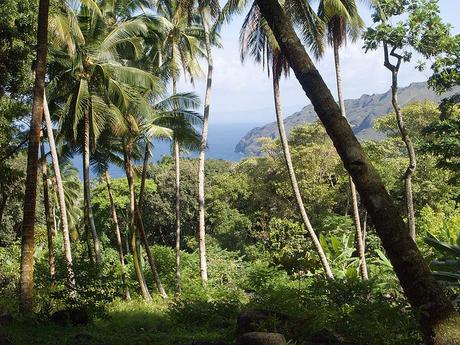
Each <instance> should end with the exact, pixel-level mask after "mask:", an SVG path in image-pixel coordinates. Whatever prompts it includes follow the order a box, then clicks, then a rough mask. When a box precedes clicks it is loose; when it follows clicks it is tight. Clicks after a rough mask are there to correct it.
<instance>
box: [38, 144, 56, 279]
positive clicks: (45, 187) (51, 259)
mask: <svg viewBox="0 0 460 345" xmlns="http://www.w3.org/2000/svg"><path fill="white" fill-rule="evenodd" d="M40 152H41V165H42V181H43V203H44V205H45V219H46V230H47V239H48V265H49V270H50V277H51V284H54V280H55V274H56V267H55V258H54V244H53V234H54V230H53V227H54V223H53V219H52V218H51V217H52V216H51V205H50V198H49V184H48V169H47V167H46V155H45V144H43V141H42V143H41V145H40Z"/></svg>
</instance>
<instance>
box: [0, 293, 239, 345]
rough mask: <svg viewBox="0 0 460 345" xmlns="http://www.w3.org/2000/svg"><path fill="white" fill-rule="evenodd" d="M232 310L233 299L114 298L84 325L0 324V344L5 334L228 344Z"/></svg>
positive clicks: (54, 339) (22, 343) (139, 344)
mask: <svg viewBox="0 0 460 345" xmlns="http://www.w3.org/2000/svg"><path fill="white" fill-rule="evenodd" d="M238 311H239V308H238V306H236V305H229V304H227V303H220V302H212V301H210V302H208V301H187V302H181V301H180V300H179V301H169V302H163V301H157V302H153V303H145V302H143V301H139V300H135V301H132V302H122V301H117V302H115V303H113V304H112V305H111V306H110V308H109V310H108V314H107V316H106V317H104V318H102V319H101V318H99V319H96V320H95V321H94V322H93V323H92V324H89V325H86V326H60V325H56V324H53V323H51V322H49V321H41V320H37V321H33V322H32V321H29V322H13V323H10V324H7V325H0V345H3V344H5V345H6V344H8V342H6V341H5V339H8V340H9V341H10V344H14V345H29V344H30V345H35V344H37V345H38V344H40V345H45V344H46V345H48V344H50V345H54V344H57V345H77V344H82V345H83V344H85V345H93V344H94V345H96V344H97V345H101V344H113V345H118V344H120V345H121V344H123V345H125V344H130V345H143V344H160V345H163V344H164V345H189V344H192V343H193V342H194V341H212V342H218V341H220V342H224V343H225V344H234V333H235V324H236V315H237V314H238ZM2 337H3V339H4V340H3V341H4V342H2Z"/></svg>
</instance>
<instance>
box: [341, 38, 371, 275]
mask: <svg viewBox="0 0 460 345" xmlns="http://www.w3.org/2000/svg"><path fill="white" fill-rule="evenodd" d="M334 62H335V74H336V79H337V95H338V98H339V108H340V114H341V115H342V116H343V117H345V118H346V117H347V113H346V109H345V100H344V97H343V87H342V70H341V68H340V54H339V47H338V45H337V44H336V43H334ZM348 182H349V185H350V191H351V202H352V208H353V223H354V225H355V239H356V247H357V249H358V255H359V272H360V274H361V278H363V279H364V280H367V279H369V278H368V275H367V263H366V253H365V251H364V245H363V235H362V232H361V219H359V207H358V195H357V193H356V186H355V184H354V183H353V179H352V178H351V176H350V177H349V179H348Z"/></svg>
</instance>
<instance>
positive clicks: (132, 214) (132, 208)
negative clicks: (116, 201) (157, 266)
mask: <svg viewBox="0 0 460 345" xmlns="http://www.w3.org/2000/svg"><path fill="white" fill-rule="evenodd" d="M124 161H125V172H126V179H127V181H128V188H129V230H130V232H131V250H132V252H133V261H134V270H135V273H136V278H137V281H138V283H139V287H140V290H141V294H142V297H143V298H144V299H145V300H146V301H151V300H152V296H150V292H149V290H148V288H147V285H146V284H145V280H144V275H143V273H142V267H141V262H140V251H139V247H138V245H137V242H138V240H137V237H138V232H137V228H136V226H135V219H136V205H135V203H136V196H135V193H134V176H133V169H132V166H131V164H130V159H129V157H128V155H127V153H126V151H125V153H124Z"/></svg>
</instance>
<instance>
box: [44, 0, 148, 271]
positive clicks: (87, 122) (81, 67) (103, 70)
mask: <svg viewBox="0 0 460 345" xmlns="http://www.w3.org/2000/svg"><path fill="white" fill-rule="evenodd" d="M106 5H107V6H109V8H108V10H107V11H104V8H103V9H102V10H103V11H102V12H101V10H97V7H96V8H93V7H91V8H90V7H87V6H81V7H80V8H79V9H78V12H75V10H73V9H70V8H68V7H67V8H65V14H66V16H64V19H62V18H61V21H62V22H65V21H64V20H65V19H66V20H67V22H65V23H67V25H61V26H57V30H56V34H55V36H56V41H57V42H58V43H61V45H60V46H61V49H60V50H58V51H56V53H55V54H54V59H55V62H56V65H57V66H58V67H60V68H56V69H57V70H58V73H57V74H56V76H55V78H54V80H53V81H54V84H53V85H52V88H51V89H52V91H53V96H54V97H55V98H57V99H61V101H62V102H64V111H63V113H64V116H63V117H62V118H61V130H62V131H65V132H66V134H67V138H68V141H69V142H73V143H74V144H79V145H80V147H81V151H82V153H83V180H84V199H85V210H86V217H85V219H86V226H87V228H89V229H91V233H92V236H93V241H94V247H95V252H96V262H97V263H98V264H99V263H100V262H101V249H100V243H99V238H98V234H97V231H96V228H95V225H94V218H93V211H92V205H91V189H90V175H89V165H90V164H89V161H90V151H91V146H92V148H93V151H94V147H95V146H96V140H97V137H98V136H99V134H100V133H101V131H102V130H103V129H104V128H105V127H106V126H110V125H114V124H116V122H117V119H118V120H119V119H120V118H121V111H122V110H124V109H127V108H128V107H129V106H130V104H132V103H139V104H142V100H141V98H142V97H141V96H140V95H139V94H138V93H137V92H135V88H138V87H142V88H154V87H155V86H156V84H157V81H156V80H155V78H154V77H153V76H152V75H151V74H149V73H146V72H144V71H142V70H139V69H137V68H133V67H128V66H125V65H123V64H122V60H125V59H133V58H136V56H137V55H138V53H139V52H140V51H142V49H141V48H142V47H141V42H140V36H142V35H143V34H145V33H146V32H147V25H146V23H145V22H144V20H143V19H142V18H135V19H131V20H125V21H121V22H119V21H117V18H115V17H114V15H113V12H111V10H110V5H111V4H110V3H107V4H106ZM75 19H76V23H77V24H75ZM63 82H65V83H63ZM58 85H59V89H57V86H58ZM63 86H64V87H63Z"/></svg>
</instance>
